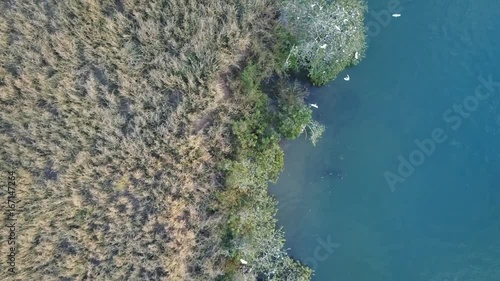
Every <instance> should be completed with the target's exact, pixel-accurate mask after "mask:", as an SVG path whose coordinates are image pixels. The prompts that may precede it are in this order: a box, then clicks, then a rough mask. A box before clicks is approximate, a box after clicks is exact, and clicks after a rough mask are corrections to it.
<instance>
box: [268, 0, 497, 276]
mask: <svg viewBox="0 0 500 281" xmlns="http://www.w3.org/2000/svg"><path fill="white" fill-rule="evenodd" d="M388 3H389V1H387V0H369V3H368V4H369V14H368V15H367V19H366V23H367V25H368V26H370V27H371V31H370V38H369V49H368V51H367V57H366V59H365V60H364V61H363V62H362V63H361V64H359V65H358V66H356V67H353V68H351V69H348V70H346V71H345V72H344V73H342V74H341V75H340V76H339V78H338V79H337V80H336V81H334V82H332V83H331V84H329V85H327V86H325V87H321V88H311V92H312V94H311V96H310V98H309V100H308V102H311V103H317V104H318V105H319V109H315V112H314V114H315V118H316V119H317V120H319V121H320V122H321V123H323V124H325V125H326V127H327V131H326V132H325V134H324V136H323V138H322V139H321V141H320V142H319V143H318V144H317V146H316V147H313V146H312V145H311V144H310V142H308V141H306V140H305V139H304V138H303V137H301V138H300V139H298V140H296V141H293V142H291V143H289V144H287V146H286V148H285V153H286V157H285V170H284V172H283V174H282V176H281V177H280V180H279V182H278V183H277V184H276V185H274V186H272V187H271V191H272V193H273V194H274V195H275V196H276V197H277V199H278V201H279V206H278V207H279V212H278V219H279V224H280V225H281V226H283V228H284V230H285V232H286V238H287V247H288V248H290V250H289V253H290V254H291V255H292V256H293V257H295V258H297V259H299V260H302V261H303V262H305V263H307V264H308V265H310V266H311V267H313V268H314V269H315V270H316V273H315V276H314V278H313V280H318V281H319V280H322V281H323V280H325V281H326V280H328V281H329V280H335V281H365V280H366V281H424V280H425V281H476V280H477V281H490V280H491V281H500V146H499V144H500V141H499V139H500V85H499V83H497V84H495V85H494V86H491V87H489V90H491V91H492V92H491V93H490V92H489V90H488V87H486V86H485V83H482V82H481V79H480V78H479V77H482V78H483V80H488V79H489V76H490V75H491V80H492V81H493V82H494V83H495V81H499V82H500V1H498V0H482V1H470V0H451V1H444V0H421V1H403V0H402V1H400V9H401V10H400V13H401V17H400V18H392V17H391V18H389V20H390V21H387V22H384V21H383V20H382V21H381V23H380V22H377V20H376V17H375V16H374V15H373V12H378V13H380V12H381V11H382V13H383V11H384V10H387V7H388ZM376 26H378V28H377V27H376ZM346 74H349V75H350V77H351V79H350V81H349V82H346V81H344V80H343V79H342V77H343V76H345V75H346ZM481 85H482V86H481ZM476 88H478V89H479V91H478V94H479V95H486V94H488V93H490V95H489V96H486V97H484V96H482V97H483V98H482V99H478V97H476V96H475V92H476ZM464 100H465V101H467V102H468V105H467V107H466V108H464V109H462V111H463V112H462V114H463V116H464V117H462V116H461V115H460V114H461V113H460V112H459V110H460V108H459V107H456V106H455V107H454V105H460V104H463V102H464ZM476 102H477V103H476ZM454 110H455V111H454ZM443 115H446V118H444V117H443ZM441 130H442V131H441ZM433 131H436V132H434V133H433ZM439 133H440V134H439ZM433 134H437V135H434V137H435V139H437V140H439V142H440V143H437V142H436V141H434V140H432V142H433V143H434V145H435V147H434V149H431V148H432V145H430V144H428V145H429V146H428V149H429V150H428V151H427V154H428V155H427V154H424V152H425V151H424V152H422V149H419V147H418V146H417V145H416V144H415V140H419V141H422V140H425V139H429V140H428V141H427V143H428V142H429V141H431V139H432V138H433ZM436 136H437V137H436ZM419 151H420V152H419ZM410 155H412V157H413V160H412V161H413V163H414V164H415V165H412V166H413V170H414V171H413V172H412V173H411V174H410V173H409V171H408V169H410V170H412V169H411V168H408V167H403V169H402V172H403V173H399V172H398V166H399V165H400V163H401V161H410V160H409V159H410ZM401 159H405V160H401ZM407 165H411V163H410V164H407ZM389 173H392V174H391V175H392V176H393V177H392V178H391V180H390V181H389V183H388V181H387V180H386V178H385V176H384V174H386V175H388V174H389ZM330 174H331V175H330ZM409 174H410V175H409ZM394 176H395V177H396V178H397V179H398V180H395V181H393V180H394ZM341 177H342V178H343V179H341ZM398 177H399V178H398ZM391 181H392V187H391V183H390V182H391Z"/></svg>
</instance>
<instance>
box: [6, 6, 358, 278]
mask: <svg viewBox="0 0 500 281" xmlns="http://www.w3.org/2000/svg"><path fill="white" fill-rule="evenodd" d="M346 1H347V0H342V1H339V3H341V4H339V5H344V4H345V3H348V2H346ZM353 1H357V0H353ZM299 2H300V3H299ZM308 2H309V1H293V0H290V1H283V3H282V4H283V6H279V5H278V4H276V1H271V0H229V1H199V0H172V1H163V0H152V1H139V0H137V1H111V0H105V1H97V0H86V1H76V0H69V1H53V0H52V1H51V0H49V1H40V2H29V1H4V2H3V3H2V4H1V5H2V9H1V12H0V143H2V147H1V148H0V170H1V171H2V173H5V171H14V173H15V174H16V175H17V199H18V200H19V204H20V206H21V207H22V209H23V211H22V212H20V213H19V214H18V217H17V221H18V238H17V239H18V244H17V248H16V254H17V260H18V262H17V263H16V270H17V273H16V276H15V277H16V278H19V279H21V280H255V279H257V278H261V279H268V280H307V279H309V277H310V275H311V270H310V269H309V268H307V267H306V266H304V265H302V264H301V263H300V262H298V261H295V260H293V259H291V258H290V257H289V256H288V255H287V253H286V251H284V249H283V243H284V235H283V232H282V231H281V230H279V229H276V219H275V212H276V203H275V201H274V199H273V198H272V197H270V196H269V194H268V192H267V184H268V181H275V180H277V178H278V176H279V173H280V172H281V170H282V168H283V151H282V149H281V148H280V145H279V143H280V140H281V139H282V138H289V139H293V138H296V137H298V136H299V135H300V134H302V133H304V132H305V133H307V135H308V136H309V137H310V138H311V140H312V141H313V143H315V142H316V141H317V140H318V138H319V136H320V135H321V133H322V131H323V130H324V127H322V126H321V125H320V124H318V123H317V122H315V121H314V120H313V119H312V111H311V109H310V108H309V107H308V106H307V105H305V103H304V98H305V96H306V91H305V90H304V89H303V88H302V87H301V86H300V85H298V84H293V83H292V84H291V83H289V82H288V80H287V78H286V77H285V74H286V71H287V69H288V67H289V66H290V62H292V61H295V62H297V64H296V65H297V67H305V68H307V69H308V70H309V73H310V77H311V79H312V81H314V82H315V83H316V84H323V83H324V82H326V81H327V80H328V79H331V78H333V77H334V76H335V75H336V74H334V73H335V72H337V71H339V69H341V68H343V67H345V66H347V65H349V64H352V63H355V61H354V60H353V59H352V58H351V57H352V53H349V54H348V55H346V56H345V57H344V56H343V55H340V54H339V55H334V56H333V57H330V56H329V55H326V53H323V52H324V51H332V52H333V51H335V50H336V49H325V50H324V51H321V52H320V53H317V54H316V56H313V55H311V54H309V55H306V52H305V51H299V52H297V53H295V50H306V48H305V47H304V46H306V45H304V42H305V41H304V40H307V39H306V37H302V36H303V34H302V33H301V31H300V30H299V29H297V28H298V27H299V26H300V23H298V22H296V23H292V22H291V21H289V22H288V23H284V22H283V21H282V19H283V17H281V16H282V15H283V14H284V11H289V12H290V10H289V8H287V7H289V6H287V5H291V4H292V3H294V5H299V4H300V5H304V4H308ZM325 3H326V2H325ZM356 3H357V2H356ZM346 5H347V4H346ZM283 7H284V9H285V10H280V9H282V8H283ZM346 9H351V6H346ZM280 15H281V16H280ZM361 18H362V16H361ZM357 19H359V18H357ZM356 24H358V23H356ZM318 42H319V41H318ZM333 42H334V41H331V42H330V41H329V43H327V44H333ZM318 44H319V43H318ZM346 44H351V43H346ZM356 44H358V43H356ZM353 46H354V45H353ZM355 46H358V45H355ZM297 48H298V49H297ZM301 48H304V49H301ZM307 48H310V47H307ZM353 48H354V47H353ZM356 48H357V47H356ZM356 48H354V49H351V51H352V50H355V49H356ZM359 48H360V49H359V50H360V52H361V51H362V47H359ZM356 50H357V49H356ZM308 52H311V50H309V51H308ZM291 54H293V55H291ZM295 54H296V55H295ZM337 58H339V59H341V62H340V63H338V64H337V63H335V64H332V65H330V64H325V63H326V62H328V63H330V62H332V60H335V59H337ZM318 61H324V62H325V63H323V62H322V63H318ZM311 63H317V64H311ZM307 65H310V66H307ZM325 65H328V67H330V68H331V70H328V69H327V71H328V74H325V75H322V76H321V77H319V76H317V72H318V69H323V68H324V67H325ZM271 77H272V79H271V80H270V79H269V78H271ZM318 77H319V78H318ZM0 192H2V194H0V195H1V196H2V198H4V195H5V194H4V192H5V190H2V191H0ZM6 219H7V218H6V214H5V213H3V212H2V213H1V214H0V220H2V221H4V220H6ZM5 237H6V236H5V235H3V233H2V236H0V249H1V251H0V252H2V253H4V252H6V248H5V247H7V243H6V241H5ZM241 259H242V260H244V261H246V263H247V264H242V262H241V261H240V260H241ZM4 266H5V265H4V263H1V265H0V279H2V280H9V278H11V276H9V275H8V274H9V273H8V271H7V270H5V268H4Z"/></svg>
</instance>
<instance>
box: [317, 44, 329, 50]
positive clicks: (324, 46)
mask: <svg viewBox="0 0 500 281" xmlns="http://www.w3.org/2000/svg"><path fill="white" fill-rule="evenodd" d="M326 46H328V45H327V44H323V45H321V46H319V47H320V48H321V49H324V48H326Z"/></svg>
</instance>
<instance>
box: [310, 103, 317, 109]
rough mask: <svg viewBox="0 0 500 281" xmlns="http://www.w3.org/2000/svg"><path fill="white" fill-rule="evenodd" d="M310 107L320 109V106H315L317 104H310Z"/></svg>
mask: <svg viewBox="0 0 500 281" xmlns="http://www.w3.org/2000/svg"><path fill="white" fill-rule="evenodd" d="M309 105H310V106H312V107H314V108H318V105H317V104H315V103H311V104H309Z"/></svg>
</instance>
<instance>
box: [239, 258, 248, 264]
mask: <svg viewBox="0 0 500 281" xmlns="http://www.w3.org/2000/svg"><path fill="white" fill-rule="evenodd" d="M240 262H241V264H248V262H247V261H246V260H244V259H240Z"/></svg>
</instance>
